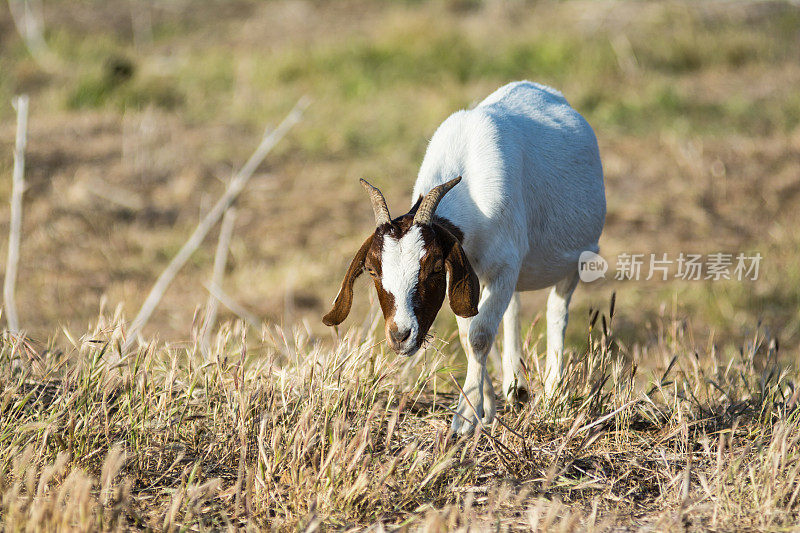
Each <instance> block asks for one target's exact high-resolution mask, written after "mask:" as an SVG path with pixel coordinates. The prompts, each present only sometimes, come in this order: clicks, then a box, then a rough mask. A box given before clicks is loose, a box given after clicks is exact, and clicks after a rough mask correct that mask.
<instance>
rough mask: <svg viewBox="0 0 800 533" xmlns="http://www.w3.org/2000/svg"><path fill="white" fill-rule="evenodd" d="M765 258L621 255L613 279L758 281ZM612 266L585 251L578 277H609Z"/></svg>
mask: <svg viewBox="0 0 800 533" xmlns="http://www.w3.org/2000/svg"><path fill="white" fill-rule="evenodd" d="M762 259H763V256H762V255H761V254H760V253H758V252H756V253H753V254H745V253H730V252H728V253H726V252H716V253H709V254H705V255H703V254H691V253H683V252H681V253H680V254H678V255H677V256H675V255H673V256H670V255H669V254H667V253H659V254H654V253H651V254H644V253H633V254H632V253H627V252H624V253H621V254H619V255H618V256H617V260H616V264H615V265H614V267H613V269H612V272H611V274H609V276H610V277H611V278H613V279H614V280H616V281H640V280H644V281H650V280H658V281H667V280H669V279H677V280H683V281H700V280H709V281H720V280H736V281H756V280H757V279H758V276H759V273H760V267H761V260H762ZM608 270H609V263H608V261H606V260H605V259H604V258H603V257H601V256H600V255H598V254H596V253H594V252H589V251H586V252H582V253H581V255H580V257H579V258H578V275H579V277H580V279H581V281H583V282H587V283H588V282H592V281H596V280H598V279H600V278H605V277H606V273H607V272H608Z"/></svg>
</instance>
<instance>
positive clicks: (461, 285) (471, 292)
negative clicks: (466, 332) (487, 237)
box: [436, 224, 480, 318]
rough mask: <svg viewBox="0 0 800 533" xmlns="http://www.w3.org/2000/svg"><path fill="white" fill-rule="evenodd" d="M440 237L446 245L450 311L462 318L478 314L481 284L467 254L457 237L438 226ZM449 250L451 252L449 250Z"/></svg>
mask: <svg viewBox="0 0 800 533" xmlns="http://www.w3.org/2000/svg"><path fill="white" fill-rule="evenodd" d="M436 229H437V230H438V233H439V235H440V236H441V237H442V241H444V244H445V258H444V266H445V268H446V269H447V276H448V278H449V279H448V282H447V295H448V296H449V298H450V309H452V310H453V312H454V313H455V314H457V315H458V316H460V317H464V318H466V317H470V316H475V315H477V314H478V299H479V298H480V282H479V281H478V276H477V275H476V274H475V271H474V270H472V265H470V264H469V259H467V254H465V253H464V249H463V248H462V247H461V243H459V242H458V239H456V238H455V236H454V235H453V234H452V233H450V232H449V231H447V229H445V228H443V227H442V226H439V225H438V224H437V225H436ZM448 249H449V250H448Z"/></svg>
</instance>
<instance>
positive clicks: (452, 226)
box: [433, 215, 464, 242]
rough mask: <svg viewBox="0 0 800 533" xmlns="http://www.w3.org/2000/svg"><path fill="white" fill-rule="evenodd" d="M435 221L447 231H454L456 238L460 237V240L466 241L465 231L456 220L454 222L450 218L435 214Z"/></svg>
mask: <svg viewBox="0 0 800 533" xmlns="http://www.w3.org/2000/svg"><path fill="white" fill-rule="evenodd" d="M433 221H434V223H436V224H439V225H440V226H442V227H443V228H444V229H446V230H447V231H449V232H450V233H452V234H453V236H454V237H455V238H456V239H458V242H463V241H464V231H463V230H462V229H461V227H459V225H458V224H456V223H455V222H453V221H452V220H450V219H449V218H445V217H440V216H438V215H434V217H433Z"/></svg>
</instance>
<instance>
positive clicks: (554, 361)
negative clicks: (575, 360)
mask: <svg viewBox="0 0 800 533" xmlns="http://www.w3.org/2000/svg"><path fill="white" fill-rule="evenodd" d="M577 285H578V271H577V269H576V270H575V272H574V273H573V274H570V275H569V276H567V277H566V278H564V279H562V280H561V281H559V282H558V283H556V284H555V285H554V286H553V288H552V289H550V295H549V296H548V297H547V367H546V370H545V378H544V393H545V396H547V397H548V398H552V397H553V395H554V394H555V391H556V388H557V387H558V385H559V383H560V382H561V377H562V373H563V372H564V361H563V358H564V357H563V355H564V333H565V332H566V330H567V322H568V321H569V302H570V299H571V298H572V293H573V292H575V287H577Z"/></svg>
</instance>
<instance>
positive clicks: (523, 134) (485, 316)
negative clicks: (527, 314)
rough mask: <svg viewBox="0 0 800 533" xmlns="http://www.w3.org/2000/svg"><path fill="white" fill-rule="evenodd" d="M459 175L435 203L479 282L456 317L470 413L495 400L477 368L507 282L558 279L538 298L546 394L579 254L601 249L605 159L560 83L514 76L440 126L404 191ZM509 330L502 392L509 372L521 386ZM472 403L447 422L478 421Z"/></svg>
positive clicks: (512, 317) (541, 283)
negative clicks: (543, 323)
mask: <svg viewBox="0 0 800 533" xmlns="http://www.w3.org/2000/svg"><path fill="white" fill-rule="evenodd" d="M456 176H462V178H463V179H462V181H461V183H459V184H458V185H457V186H456V187H455V188H453V190H452V191H450V192H449V193H447V194H446V195H445V196H444V198H443V199H442V201H441V203H440V204H439V207H438V208H437V210H436V214H437V215H439V216H442V217H445V218H447V219H448V220H450V221H451V222H452V223H454V224H455V225H456V226H458V227H459V228H460V229H461V231H463V232H464V242H463V247H464V250H465V252H466V254H467V257H468V258H469V260H470V263H471V264H472V267H473V268H474V269H475V272H476V273H477V275H478V278H479V279H480V282H481V287H482V297H481V302H480V304H479V306H478V314H477V315H476V316H475V317H473V318H472V319H471V320H469V321H467V320H459V330H461V337H462V339H464V338H466V339H467V344H465V350H466V351H467V354H468V368H467V382H466V383H465V386H464V390H465V393H466V394H467V395H468V396H469V399H470V402H471V403H472V405H473V407H474V408H475V410H476V411H478V413H477V414H478V415H480V416H479V418H482V419H483V421H484V422H487V421H489V422H490V421H491V418H492V417H493V411H494V408H493V406H486V409H485V410H484V405H483V404H484V398H488V397H489V391H491V382H490V381H488V383H487V380H486V379H484V376H486V375H487V374H486V354H487V353H488V351H489V349H490V348H491V345H492V343H493V341H494V338H495V335H496V334H497V329H498V327H499V324H500V321H501V319H502V317H503V315H504V313H506V309H507V308H508V305H509V302H510V301H511V300H512V298H513V297H514V293H515V292H516V291H528V290H535V289H542V288H545V287H550V286H553V285H556V287H555V288H554V289H553V291H552V293H551V297H550V299H549V300H548V309H547V321H548V335H547V344H548V356H547V367H548V368H547V371H546V385H547V386H546V392H547V393H548V394H552V392H553V391H554V390H555V388H556V385H557V383H558V382H559V381H560V378H561V365H562V363H561V352H562V350H563V339H564V330H565V329H566V324H567V309H568V305H569V299H570V296H571V294H572V291H573V290H574V288H575V284H576V282H575V281H574V280H576V274H577V263H578V257H579V256H580V254H581V252H583V251H586V250H591V251H593V252H597V251H598V246H597V241H598V239H599V237H600V233H601V232H602V230H603V224H604V221H605V211H606V201H605V189H604V186H603V169H602V166H601V163H600V154H599V151H598V148H597V140H596V139H595V136H594V132H593V131H592V128H591V127H590V126H589V124H588V123H587V122H586V121H585V120H584V119H583V117H581V116H580V115H579V114H578V113H577V112H576V111H575V110H574V109H572V107H570V105H569V103H568V102H567V101H566V100H565V99H564V97H563V96H562V95H561V93H559V92H558V91H556V90H554V89H552V88H550V87H546V86H544V85H539V84H536V83H531V82H527V81H523V82H515V83H511V84H508V85H506V86H504V87H501V88H500V89H498V90H497V91H495V92H494V93H493V94H491V95H490V96H489V97H488V98H486V99H485V100H484V101H483V102H481V103H480V104H479V105H478V106H477V107H475V108H474V109H472V110H468V111H458V112H456V113H454V114H453V115H451V116H450V117H449V118H448V119H447V120H445V121H444V122H443V123H442V125H441V126H439V129H438V130H437V131H436V133H435V134H434V135H433V138H432V139H431V141H430V144H429V145H428V150H427V152H426V154H425V158H424V160H423V161H422V166H421V167H420V171H419V176H418V178H417V182H416V184H415V186H414V194H413V199H414V200H415V199H416V198H418V197H419V196H420V195H424V194H425V193H427V192H428V191H430V190H431V189H432V188H433V187H435V186H437V185H439V184H442V183H445V182H446V181H448V180H451V179H453V178H455V177H456ZM518 313H519V311H518V306H516V305H512V308H511V309H510V310H509V312H508V316H507V319H506V320H505V321H504V324H505V325H504V327H518V326H516V324H517V323H518ZM517 337H518V335H513V334H511V333H510V332H509V334H507V335H506V339H507V341H510V342H507V344H509V346H506V347H504V357H503V360H504V364H503V369H504V378H503V386H504V389H506V390H504V391H503V393H504V394H506V395H508V396H510V395H511V393H513V392H514V391H513V390H508V389H507V388H511V385H512V384H516V386H517V387H523V388H527V384H526V383H525V380H524V376H522V375H521V372H520V368H519V367H520V363H519V360H520V351H521V346H520V344H521V343H520V342H519V341H518V338H517ZM487 386H488V387H489V389H488V390H487ZM470 391H474V392H470ZM492 395H493V393H492ZM487 401H489V400H487ZM473 407H470V406H469V405H468V403H467V402H464V400H463V399H462V401H461V403H460V405H459V408H458V413H459V415H456V417H455V418H454V419H453V429H454V430H455V431H458V432H467V431H470V430H471V429H472V428H473V426H474V425H476V424H477V423H478V421H477V420H476V417H475V413H474V412H473V411H472V409H473ZM490 415H491V416H490Z"/></svg>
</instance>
